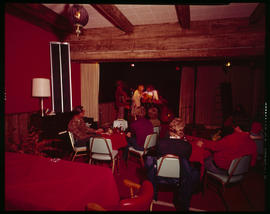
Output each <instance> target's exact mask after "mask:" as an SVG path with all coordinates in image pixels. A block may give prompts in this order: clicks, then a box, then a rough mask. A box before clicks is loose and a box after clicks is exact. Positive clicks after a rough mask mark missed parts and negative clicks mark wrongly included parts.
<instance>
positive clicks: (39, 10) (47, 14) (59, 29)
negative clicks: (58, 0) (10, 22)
mask: <svg viewBox="0 0 270 214" xmlns="http://www.w3.org/2000/svg"><path fill="white" fill-rule="evenodd" d="M5 6H6V8H5V9H6V12H7V13H9V14H11V15H13V16H16V17H18V18H20V19H23V20H25V21H27V22H29V23H31V24H34V25H36V26H38V27H40V28H42V29H44V30H46V31H49V32H52V33H54V34H55V35H57V36H61V35H63V34H65V33H69V32H71V30H72V26H71V24H70V22H69V20H68V19H67V18H65V17H63V16H61V15H59V14H57V13H55V12H54V11H52V10H51V9H49V8H47V7H45V6H44V5H42V4H26V3H7V4H6V5H5Z"/></svg>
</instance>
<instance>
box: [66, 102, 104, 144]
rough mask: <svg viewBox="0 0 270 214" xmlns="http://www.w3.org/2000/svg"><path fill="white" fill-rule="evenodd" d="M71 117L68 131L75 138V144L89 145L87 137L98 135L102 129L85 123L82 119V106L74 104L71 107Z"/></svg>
mask: <svg viewBox="0 0 270 214" xmlns="http://www.w3.org/2000/svg"><path fill="white" fill-rule="evenodd" d="M72 112H73V117H72V119H71V120H70V121H69V123H68V131H70V132H71V133H72V134H73V136H74V139H75V146H79V147H80V146H87V147H88V146H89V139H90V137H92V136H96V135H99V133H101V132H103V129H101V128H100V129H97V130H96V129H93V128H90V127H88V126H87V125H86V123H85V122H84V120H83V117H84V109H83V107H82V106H76V107H75V108H74V109H73V111H72Z"/></svg>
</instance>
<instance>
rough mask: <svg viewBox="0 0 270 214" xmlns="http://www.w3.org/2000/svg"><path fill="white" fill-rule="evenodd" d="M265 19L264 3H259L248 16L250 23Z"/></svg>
mask: <svg viewBox="0 0 270 214" xmlns="http://www.w3.org/2000/svg"><path fill="white" fill-rule="evenodd" d="M263 19H265V4H264V3H259V4H258V6H257V7H256V8H255V10H254V11H253V12H252V14H251V15H250V17H249V23H250V24H256V23H259V22H260V21H261V20H263Z"/></svg>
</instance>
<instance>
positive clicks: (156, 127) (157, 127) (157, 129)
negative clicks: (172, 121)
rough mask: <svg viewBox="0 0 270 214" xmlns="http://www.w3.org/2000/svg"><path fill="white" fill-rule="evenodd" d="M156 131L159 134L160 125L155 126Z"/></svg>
mask: <svg viewBox="0 0 270 214" xmlns="http://www.w3.org/2000/svg"><path fill="white" fill-rule="evenodd" d="M154 132H155V133H157V134H158V135H159V132H160V127H159V126H154Z"/></svg>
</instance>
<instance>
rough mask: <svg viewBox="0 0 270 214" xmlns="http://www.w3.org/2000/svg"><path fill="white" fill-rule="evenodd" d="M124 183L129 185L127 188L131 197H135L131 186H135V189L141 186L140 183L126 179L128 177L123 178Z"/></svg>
mask: <svg viewBox="0 0 270 214" xmlns="http://www.w3.org/2000/svg"><path fill="white" fill-rule="evenodd" d="M123 182H124V184H125V185H126V186H127V187H129V190H130V196H131V198H134V197H136V196H135V195H134V191H133V188H136V189H137V190H138V189H140V188H141V185H140V184H137V183H134V182H133V181H131V180H128V179H124V181H123Z"/></svg>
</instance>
